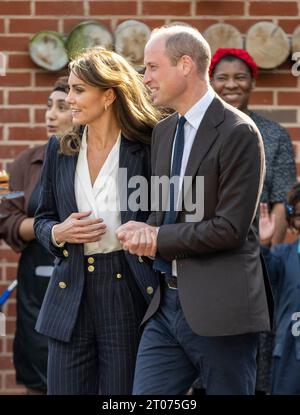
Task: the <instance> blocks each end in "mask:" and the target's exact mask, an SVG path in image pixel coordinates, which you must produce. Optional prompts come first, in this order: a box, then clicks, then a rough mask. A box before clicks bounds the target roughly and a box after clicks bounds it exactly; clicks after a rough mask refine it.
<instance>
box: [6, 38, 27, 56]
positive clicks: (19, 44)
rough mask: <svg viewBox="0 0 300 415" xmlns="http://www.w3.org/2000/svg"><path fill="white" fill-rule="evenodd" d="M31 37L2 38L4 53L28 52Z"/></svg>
mask: <svg viewBox="0 0 300 415" xmlns="http://www.w3.org/2000/svg"><path fill="white" fill-rule="evenodd" d="M28 41H29V36H10V37H6V36H0V45H1V50H3V51H4V52H6V51H12V52H25V51H26V52H28Z"/></svg>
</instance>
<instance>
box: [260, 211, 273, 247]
mask: <svg viewBox="0 0 300 415" xmlns="http://www.w3.org/2000/svg"><path fill="white" fill-rule="evenodd" d="M274 232H275V214H274V213H272V214H271V215H270V214H269V210H268V205H267V204H266V203H261V204H260V215H259V238H260V243H261V244H262V245H269V244H270V243H271V239H272V237H273V235H274Z"/></svg>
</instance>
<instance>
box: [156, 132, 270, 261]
mask: <svg viewBox="0 0 300 415" xmlns="http://www.w3.org/2000/svg"><path fill="white" fill-rule="evenodd" d="M260 141H261V140H260V138H259V136H258V133H257V132H256V131H255V130H254V128H253V127H252V126H250V125H248V124H239V125H237V126H236V127H235V128H234V130H233V131H232V133H231V134H230V135H228V137H227V138H226V139H224V140H223V143H222V146H221V148H220V150H219V155H218V157H219V180H218V202H217V205H216V208H215V214H214V216H213V217H211V218H210V219H207V220H201V221H198V222H188V223H176V224H171V225H162V226H161V227H160V229H159V232H158V251H159V252H160V254H161V255H162V257H163V258H164V259H166V260H173V259H176V258H177V257H182V255H184V256H194V255H199V254H204V253H214V252H218V251H224V250H230V249H239V248H241V247H242V245H243V244H244V243H245V240H246V237H247V234H248V232H249V228H250V226H251V223H252V221H253V218H254V215H255V211H256V208H257V203H258V197H259V187H260V184H261V180H262V177H261V162H262V158H263V153H262V150H261V148H260V145H259V143H260Z"/></svg>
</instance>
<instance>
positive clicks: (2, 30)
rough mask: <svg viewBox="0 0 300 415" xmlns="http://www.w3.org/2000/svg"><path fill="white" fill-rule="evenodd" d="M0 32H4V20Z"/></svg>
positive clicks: (0, 22) (0, 20) (1, 21)
mask: <svg viewBox="0 0 300 415" xmlns="http://www.w3.org/2000/svg"><path fill="white" fill-rule="evenodd" d="M0 32H4V19H0Z"/></svg>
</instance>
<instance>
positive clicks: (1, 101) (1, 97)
mask: <svg viewBox="0 0 300 415" xmlns="http://www.w3.org/2000/svg"><path fill="white" fill-rule="evenodd" d="M0 105H3V91H0Z"/></svg>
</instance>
